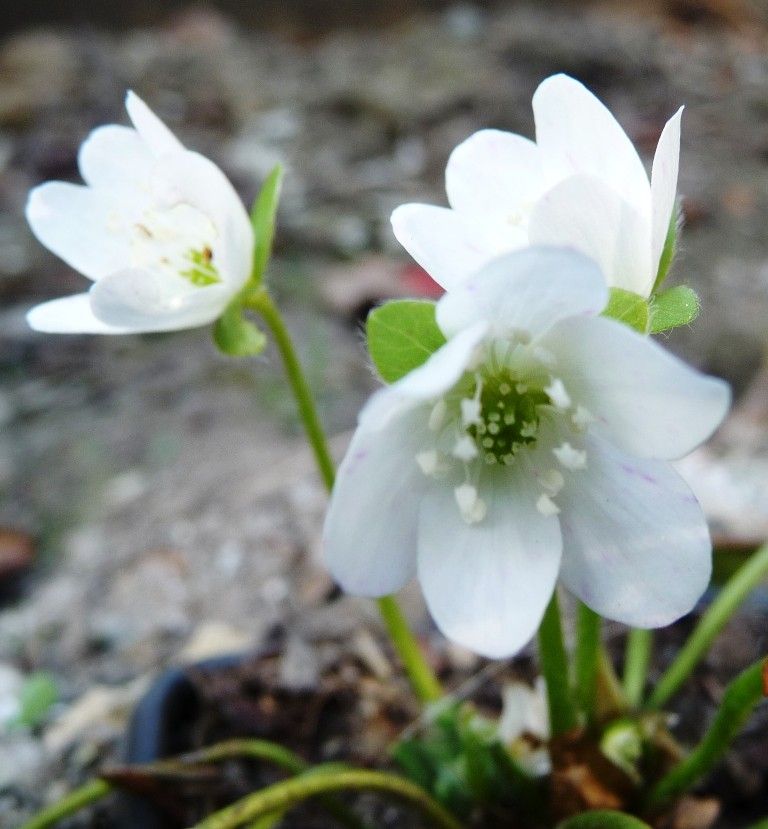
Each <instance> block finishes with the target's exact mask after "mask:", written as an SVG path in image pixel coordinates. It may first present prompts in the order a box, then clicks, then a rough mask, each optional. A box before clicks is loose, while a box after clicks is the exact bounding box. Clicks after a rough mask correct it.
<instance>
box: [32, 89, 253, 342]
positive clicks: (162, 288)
mask: <svg viewBox="0 0 768 829" xmlns="http://www.w3.org/2000/svg"><path fill="white" fill-rule="evenodd" d="M126 108H127V110H128V114H129V116H130V118H131V121H132V122H133V128H131V127H124V126H119V125H117V124H110V125H108V126H104V127H100V128H98V129H96V130H94V131H93V132H92V133H91V135H90V136H89V137H88V138H87V139H86V141H85V142H84V143H83V145H82V146H81V148H80V153H79V156H78V164H79V168H80V174H81V175H82V177H83V179H84V180H85V186H82V185H77V184H68V183H65V182H59V181H53V182H47V183H45V184H43V185H41V186H40V187H36V188H35V189H34V190H32V192H31V193H30V196H29V201H28V203H27V220H28V221H29V224H30V226H31V228H32V231H33V232H34V234H35V236H37V238H38V239H39V240H40V241H41V242H42V243H43V244H44V245H45V246H46V247H47V248H49V249H50V250H51V251H52V252H53V253H55V254H56V255H57V256H59V257H61V258H62V259H63V260H64V261H65V262H66V263H67V264H68V265H71V266H72V267H73V268H75V270H78V271H80V273H82V274H83V275H84V276H87V277H88V278H89V279H91V280H93V283H94V284H93V286H92V287H91V289H90V291H89V292H88V293H83V294H76V295H75V296H68V297H65V298H63V299H56V300H53V301H51V302H46V303H43V304H42V305H38V306H36V307H35V308H33V309H32V310H31V311H30V313H29V315H28V321H29V324H30V325H31V326H32V328H35V329H37V330H38V331H49V332H53V333H62V334H68V333H71V334H74V333H91V334H127V333H135V332H144V331H174V330H178V329H181V328H193V327H195V326H199V325H206V324H207V323H210V322H212V321H213V320H215V319H216V318H217V317H219V316H220V315H221V313H222V311H223V310H224V308H225V307H226V306H227V304H228V303H229V301H230V300H231V299H232V297H233V296H234V295H235V294H236V293H237V292H238V291H239V290H240V289H241V288H242V287H243V285H244V284H245V282H246V281H247V280H248V277H249V275H250V272H251V263H252V257H253V231H252V229H251V223H250V221H249V218H248V214H247V213H246V211H245V208H244V207H243V205H242V203H241V201H240V199H239V198H238V196H237V194H236V193H235V191H234V189H233V188H232V185H231V184H230V183H229V181H228V180H227V178H226V177H225V176H224V174H223V173H222V172H221V170H219V168H218V167H216V165H215V164H213V162H211V161H209V160H208V159H206V158H204V157H203V156H201V155H199V154H198V153H195V152H192V151H190V150H187V149H185V148H184V147H183V146H182V144H181V143H180V142H179V141H178V139H177V138H176V137H175V136H174V135H173V134H172V133H171V132H170V130H169V129H168V128H167V127H166V126H165V125H164V124H163V123H162V122H161V121H160V120H159V119H158V118H157V116H156V115H154V113H152V112H151V110H150V109H149V108H148V107H147V105H146V104H145V103H144V102H143V101H142V100H141V99H140V98H139V97H138V96H136V95H135V94H133V93H132V92H129V93H128V95H127V97H126Z"/></svg>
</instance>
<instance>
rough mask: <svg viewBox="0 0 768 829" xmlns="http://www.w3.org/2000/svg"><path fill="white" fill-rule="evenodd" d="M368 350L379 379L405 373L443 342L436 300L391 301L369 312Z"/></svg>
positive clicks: (392, 379)
mask: <svg viewBox="0 0 768 829" xmlns="http://www.w3.org/2000/svg"><path fill="white" fill-rule="evenodd" d="M365 330H366V336H367V338H368V350H369V351H370V353H371V359H372V360H373V364H374V365H375V366H376V370H377V371H378V372H379V374H380V376H381V378H382V380H384V381H385V382H386V383H393V382H394V381H395V380H399V379H400V378H401V377H403V376H405V375H406V374H408V372H409V371H412V370H413V369H415V368H418V367H419V366H420V365H422V363H424V362H426V360H427V359H428V358H429V357H430V356H431V355H432V354H433V353H434V352H435V351H437V349H438V348H440V346H442V345H443V344H444V343H445V337H444V336H443V332H442V331H441V330H440V329H439V328H438V326H437V322H436V320H435V303H434V302H429V301H428V300H415V299H403V300H393V301H392V302H387V303H385V304H384V305H380V306H379V307H378V308H374V309H373V311H371V313H370V314H369V315H368V320H367V322H366V326H365Z"/></svg>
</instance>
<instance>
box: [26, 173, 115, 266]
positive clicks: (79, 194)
mask: <svg viewBox="0 0 768 829" xmlns="http://www.w3.org/2000/svg"><path fill="white" fill-rule="evenodd" d="M117 211H118V205H117V204H116V203H115V202H114V201H113V200H112V198H111V194H110V193H109V192H96V191H94V190H92V189H91V188H88V187H82V186H80V185H77V184H67V183H65V182H61V181H51V182H48V183H46V184H41V185H40V186H39V187H35V188H34V190H32V191H31V192H30V194H29V199H28V200H27V208H26V215H27V221H28V222H29V225H30V227H31V228H32V232H33V233H34V234H35V236H36V237H37V238H38V240H39V241H40V242H42V244H43V245H45V247H47V248H48V249H49V250H50V251H51V252H52V253H55V254H56V255H57V256H58V257H60V258H61V259H63V260H64V261H65V262H66V263H67V264H68V265H70V266H71V267H73V268H74V269H75V270H77V271H79V272H80V273H82V274H83V275H84V276H87V277H88V278H89V279H99V278H101V277H102V276H104V275H106V274H108V273H112V272H113V271H115V270H118V269H119V268H124V267H125V265H126V262H129V261H130V255H131V252H130V246H129V240H128V238H127V237H126V235H125V234H123V233H118V232H115V231H114V230H113V229H112V224H113V223H114V221H113V220H114V217H115V216H116V215H117Z"/></svg>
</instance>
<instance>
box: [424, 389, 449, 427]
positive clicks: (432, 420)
mask: <svg viewBox="0 0 768 829" xmlns="http://www.w3.org/2000/svg"><path fill="white" fill-rule="evenodd" d="M447 408H448V407H447V406H446V405H445V400H443V398H442V397H441V398H440V399H439V400H438V401H437V403H435V405H434V406H433V407H432V411H431V412H430V413H429V421H428V425H429V428H430V429H431V430H432V431H433V432H439V431H440V428H441V427H442V425H443V421H444V420H445V411H446V409H447Z"/></svg>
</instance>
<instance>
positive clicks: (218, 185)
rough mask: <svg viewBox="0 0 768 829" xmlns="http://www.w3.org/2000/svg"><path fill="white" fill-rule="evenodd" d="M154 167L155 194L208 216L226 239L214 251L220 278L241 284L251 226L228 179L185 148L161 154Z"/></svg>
mask: <svg viewBox="0 0 768 829" xmlns="http://www.w3.org/2000/svg"><path fill="white" fill-rule="evenodd" d="M156 171H157V178H158V188H159V189H158V191H157V192H156V194H155V195H156V196H158V197H159V198H161V199H162V200H163V201H164V202H166V203H167V204H168V205H169V206H171V205H173V204H176V203H184V204H189V205H191V206H192V207H195V208H197V209H198V210H200V211H201V212H202V213H204V214H205V215H206V216H208V217H209V218H210V219H211V221H212V222H213V223H214V224H215V225H216V227H217V228H218V229H219V232H220V233H221V234H222V235H223V236H224V237H225V240H226V244H225V245H223V246H222V247H221V248H220V249H217V251H216V253H217V259H218V261H219V272H220V273H221V276H222V278H223V279H224V281H225V282H227V283H229V284H230V285H231V286H232V287H233V288H239V287H241V286H242V285H243V284H245V282H246V281H247V280H248V277H249V276H250V272H251V266H252V261H253V243H254V239H253V228H252V226H251V221H250V219H249V217H248V213H247V212H246V211H245V208H244V207H243V203H242V201H241V200H240V197H239V196H238V195H237V193H236V191H235V189H234V187H232V184H231V183H230V181H229V179H228V178H227V177H226V176H225V175H224V173H223V172H222V171H221V170H220V169H219V168H218V167H217V166H216V165H215V164H214V163H213V162H212V161H210V160H209V159H207V158H205V156H202V155H200V154H199V153H196V152H192V151H189V150H184V151H183V152H173V153H169V154H168V155H164V156H162V157H161V158H160V159H158V161H157V164H156Z"/></svg>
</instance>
